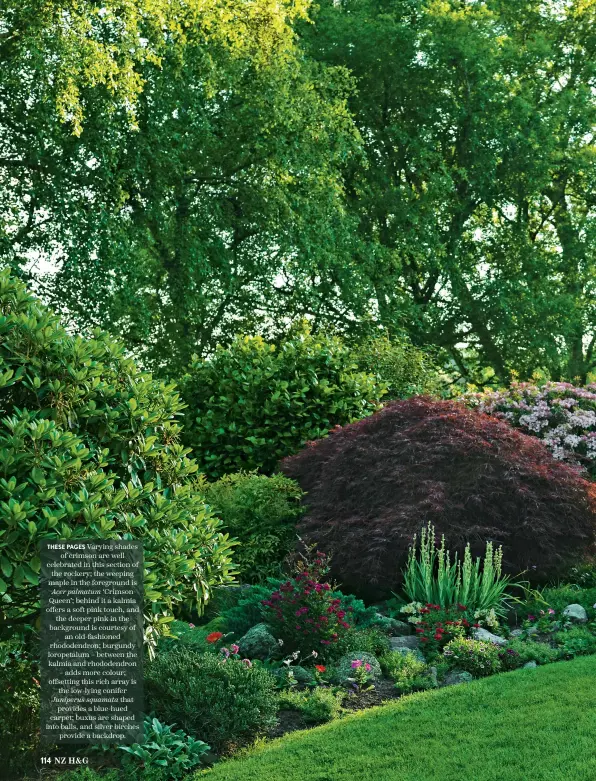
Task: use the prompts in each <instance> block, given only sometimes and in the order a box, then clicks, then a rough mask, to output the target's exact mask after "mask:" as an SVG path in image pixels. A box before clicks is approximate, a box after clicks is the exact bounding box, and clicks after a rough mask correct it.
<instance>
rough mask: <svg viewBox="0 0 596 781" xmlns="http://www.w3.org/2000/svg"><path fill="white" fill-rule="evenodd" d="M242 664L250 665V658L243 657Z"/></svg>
mask: <svg viewBox="0 0 596 781" xmlns="http://www.w3.org/2000/svg"><path fill="white" fill-rule="evenodd" d="M242 664H245V665H246V666H247V667H252V662H251V661H250V659H243V660H242Z"/></svg>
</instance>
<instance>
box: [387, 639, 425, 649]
mask: <svg viewBox="0 0 596 781" xmlns="http://www.w3.org/2000/svg"><path fill="white" fill-rule="evenodd" d="M389 643H390V645H391V650H392V651H397V650H398V648H408V649H410V650H414V649H416V648H420V640H419V639H418V638H417V637H416V635H408V636H405V637H390V638H389Z"/></svg>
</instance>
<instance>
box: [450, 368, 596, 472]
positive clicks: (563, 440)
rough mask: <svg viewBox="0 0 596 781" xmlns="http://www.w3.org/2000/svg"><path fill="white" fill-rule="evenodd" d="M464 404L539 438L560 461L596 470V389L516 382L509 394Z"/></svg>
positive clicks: (471, 397) (480, 396) (475, 396)
mask: <svg viewBox="0 0 596 781" xmlns="http://www.w3.org/2000/svg"><path fill="white" fill-rule="evenodd" d="M463 400H464V401H465V402H466V403H467V404H469V405H470V406H474V407H476V408H478V409H480V410H481V411H483V412H487V413H488V414H490V415H495V416H496V417H500V418H502V419H503V420H507V421H508V422H509V423H511V424H512V425H513V426H515V427H517V428H520V429H521V430H522V431H525V433H527V434H532V435H533V436H536V437H539V438H540V439H542V440H543V441H544V443H545V445H546V446H547V447H548V448H549V450H550V451H551V453H552V454H553V456H554V457H555V458H557V459H558V460H560V461H566V462H568V463H570V464H573V465H575V466H577V467H578V468H580V469H586V468H587V469H590V470H596V463H594V464H591V462H596V385H587V386H586V387H585V388H579V387H575V386H574V385H571V384H570V383H567V382H548V383H545V384H544V385H540V386H536V385H531V384H530V383H525V382H517V383H515V382H514V383H512V385H511V388H509V389H508V390H503V391H487V392H485V393H469V394H466V395H465V396H464V397H463Z"/></svg>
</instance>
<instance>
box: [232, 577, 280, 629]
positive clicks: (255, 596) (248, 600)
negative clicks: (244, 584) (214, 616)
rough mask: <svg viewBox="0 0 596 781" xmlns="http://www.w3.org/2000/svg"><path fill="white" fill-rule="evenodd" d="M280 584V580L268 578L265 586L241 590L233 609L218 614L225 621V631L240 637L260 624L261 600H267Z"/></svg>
mask: <svg viewBox="0 0 596 781" xmlns="http://www.w3.org/2000/svg"><path fill="white" fill-rule="evenodd" d="M281 583H282V581H281V580H274V579H273V578H268V579H267V585H254V586H251V587H250V588H247V589H243V593H242V596H241V597H240V598H239V599H238V601H237V603H236V604H235V605H234V606H233V607H230V608H228V609H226V610H223V611H222V613H221V614H220V617H221V618H222V619H224V620H225V625H226V628H227V631H228V632H233V633H234V635H235V636H237V637H240V636H241V635H244V634H246V632H248V630H249V629H250V628H251V627H253V626H255V624H260V623H262V622H263V620H264V616H265V608H264V606H263V600H264V599H269V597H270V596H271V594H272V592H274V591H275V590H276V589H278V588H279V587H280V585H281Z"/></svg>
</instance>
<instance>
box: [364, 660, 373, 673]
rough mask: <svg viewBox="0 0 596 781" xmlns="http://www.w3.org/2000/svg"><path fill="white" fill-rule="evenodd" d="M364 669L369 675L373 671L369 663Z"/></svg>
mask: <svg viewBox="0 0 596 781" xmlns="http://www.w3.org/2000/svg"><path fill="white" fill-rule="evenodd" d="M364 669H365V670H366V672H367V673H369V672H370V671H371V670H372V667H371V666H370V664H369V663H368V662H367V663H366V664H365V665H364Z"/></svg>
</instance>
